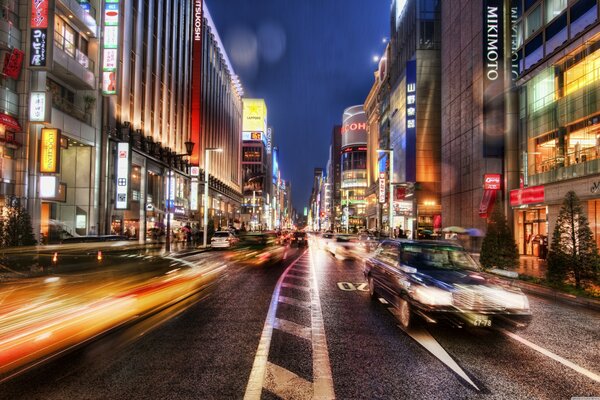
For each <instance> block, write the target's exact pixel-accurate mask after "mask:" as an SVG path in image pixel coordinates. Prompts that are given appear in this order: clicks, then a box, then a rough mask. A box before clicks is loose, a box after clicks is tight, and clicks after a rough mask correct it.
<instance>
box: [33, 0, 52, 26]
mask: <svg viewBox="0 0 600 400" xmlns="http://www.w3.org/2000/svg"><path fill="white" fill-rule="evenodd" d="M40 28H48V0H31V29H40Z"/></svg>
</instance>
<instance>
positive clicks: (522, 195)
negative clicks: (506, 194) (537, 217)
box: [510, 186, 545, 207]
mask: <svg viewBox="0 0 600 400" xmlns="http://www.w3.org/2000/svg"><path fill="white" fill-rule="evenodd" d="M544 199H545V192H544V187H543V186H532V187H528V188H525V189H515V190H511V191H510V205H511V206H513V207H515V206H520V205H523V204H536V203H543V202H544Z"/></svg>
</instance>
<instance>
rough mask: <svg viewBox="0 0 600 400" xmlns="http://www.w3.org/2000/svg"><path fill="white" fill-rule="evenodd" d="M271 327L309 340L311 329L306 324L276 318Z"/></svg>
mask: <svg viewBox="0 0 600 400" xmlns="http://www.w3.org/2000/svg"><path fill="white" fill-rule="evenodd" d="M273 328H275V329H279V330H280V331H283V332H286V333H289V334H291V335H294V336H298V337H301V338H302V339H308V340H310V339H311V337H310V335H311V330H310V327H308V326H303V325H300V324H297V323H295V322H292V321H288V320H285V319H280V318H277V319H275V323H274V324H273Z"/></svg>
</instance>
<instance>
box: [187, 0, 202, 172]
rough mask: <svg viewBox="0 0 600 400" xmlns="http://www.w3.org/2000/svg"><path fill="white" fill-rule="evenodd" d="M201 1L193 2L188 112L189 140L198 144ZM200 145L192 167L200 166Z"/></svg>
mask: <svg viewBox="0 0 600 400" xmlns="http://www.w3.org/2000/svg"><path fill="white" fill-rule="evenodd" d="M202 3H203V1H202V0H194V3H193V4H194V9H193V21H194V23H193V24H192V38H193V40H192V77H191V78H192V93H191V96H192V97H191V100H190V101H191V104H190V107H191V110H190V140H191V141H192V142H194V143H196V144H199V143H200V129H201V122H202V120H201V118H202V110H201V107H202V104H201V96H202V26H203V21H204V16H203V8H202ZM201 147H202V146H200V145H198V146H194V149H193V151H192V156H191V157H190V161H191V164H192V165H200V152H201V150H202V149H201Z"/></svg>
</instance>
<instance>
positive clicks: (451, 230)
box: [442, 226, 467, 233]
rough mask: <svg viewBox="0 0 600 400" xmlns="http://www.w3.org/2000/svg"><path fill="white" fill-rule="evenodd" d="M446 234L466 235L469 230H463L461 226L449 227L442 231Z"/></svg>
mask: <svg viewBox="0 0 600 400" xmlns="http://www.w3.org/2000/svg"><path fill="white" fill-rule="evenodd" d="M442 232H444V233H466V232H467V230H466V229H465V228H461V227H460V226H447V227H445V228H444V229H442Z"/></svg>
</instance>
